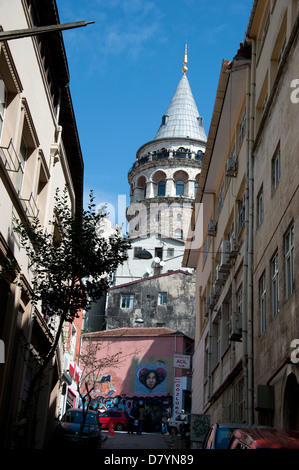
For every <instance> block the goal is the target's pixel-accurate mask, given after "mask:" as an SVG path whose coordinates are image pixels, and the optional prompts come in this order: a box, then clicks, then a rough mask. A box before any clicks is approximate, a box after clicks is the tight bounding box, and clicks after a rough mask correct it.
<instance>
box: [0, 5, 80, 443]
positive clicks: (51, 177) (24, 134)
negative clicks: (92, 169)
mask: <svg viewBox="0 0 299 470" xmlns="http://www.w3.org/2000/svg"><path fill="white" fill-rule="evenodd" d="M0 18H1V28H2V30H3V31H12V30H20V29H28V28H32V27H34V26H41V25H43V26H45V25H55V24H59V16H58V11H57V6H56V2H55V1H50V0H45V1H43V2H42V6H41V4H40V2H38V1H35V0H12V1H11V2H1V5H0ZM68 84H69V71H68V66H67V60H66V54H65V50H64V44H63V39H62V34H61V32H55V33H51V34H50V35H49V34H40V35H39V36H31V37H26V38H25V37H22V38H20V39H15V40H9V39H8V40H4V41H2V42H1V43H0V95H1V105H0V213H1V217H0V264H1V273H2V274H3V266H4V265H6V264H7V261H8V260H11V261H12V263H13V264H14V267H15V268H16V270H15V271H13V272H12V273H11V274H12V276H11V278H9V277H8V276H7V275H5V276H3V275H2V276H1V286H0V291H1V292H0V305H1V315H0V338H1V344H2V345H3V349H4V354H3V356H4V357H3V361H1V364H0V377H1V378H0V429H1V432H0V434H1V438H2V442H1V446H2V447H3V448H11V447H15V448H16V447H18V445H19V442H20V439H22V437H23V436H22V429H21V428H20V427H18V428H16V419H17V417H18V413H19V411H20V410H21V409H22V406H23V404H24V402H25V400H26V393H27V390H28V385H29V383H30V380H31V377H32V370H33V369H34V365H35V361H36V358H38V356H39V355H40V356H43V355H44V354H45V353H46V352H47V351H48V350H49V348H50V346H51V344H52V342H53V329H52V328H53V327H54V328H55V325H52V324H51V322H50V321H49V318H47V317H46V315H45V314H44V313H43V312H42V311H41V310H40V309H39V308H38V307H37V306H34V307H33V306H32V305H31V302H30V292H31V291H32V289H34V286H33V285H32V283H31V272H30V268H29V267H28V260H27V258H26V254H25V252H24V250H22V248H21V246H20V240H19V238H18V236H17V235H16V233H15V232H14V231H13V224H14V219H15V218H16V219H19V220H21V221H23V222H24V223H28V224H30V221H31V220H32V218H33V217H36V216H38V217H39V219H40V221H41V223H42V224H45V226H46V225H47V222H48V221H49V220H50V219H52V217H53V209H54V202H55V200H54V196H55V191H56V188H60V189H63V188H64V187H65V185H66V183H67V184H68V196H69V204H70V205H71V207H72V208H73V210H74V211H75V210H77V209H80V208H81V207H82V192H83V191H82V189H83V159H82V154H81V149H80V143H79V138H78V133H77V127H76V121H75V116H74V110H73V106H72V100H71V96H70V90H69V85H68ZM15 280H17V281H18V283H15V282H13V281H15ZM63 352H64V351H63V349H62V348H58V349H57V355H56V357H55V360H54V361H53V363H52V364H50V367H49V369H48V371H47V380H46V382H45V384H44V386H43V387H42V388H41V391H40V393H39V396H38V398H37V400H36V408H35V423H36V428H35V434H34V436H32V437H33V439H34V442H35V443H34V446H35V447H36V448H40V447H42V446H43V443H44V440H45V436H46V433H47V428H48V424H49V423H50V422H52V418H53V422H54V415H55V407H56V403H57V399H58V396H59V394H60V391H61V388H60V387H61V385H62V381H63V378H62V376H63V361H64V358H63Z"/></svg>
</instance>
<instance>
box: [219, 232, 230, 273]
mask: <svg viewBox="0 0 299 470" xmlns="http://www.w3.org/2000/svg"><path fill="white" fill-rule="evenodd" d="M229 270H230V241H229V240H223V242H222V243H221V246H220V262H219V271H220V272H221V273H228V272H229Z"/></svg>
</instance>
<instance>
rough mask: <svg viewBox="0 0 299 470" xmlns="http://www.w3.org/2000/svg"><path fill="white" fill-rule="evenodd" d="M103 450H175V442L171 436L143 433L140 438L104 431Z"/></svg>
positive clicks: (123, 433) (122, 432)
mask: <svg viewBox="0 0 299 470" xmlns="http://www.w3.org/2000/svg"><path fill="white" fill-rule="evenodd" d="M102 436H103V443H102V449H104V450H106V449H107V450H110V449H134V450H135V449H155V450H158V449H164V450H169V449H175V448H176V445H175V441H174V439H173V437H172V436H171V435H170V434H169V435H163V434H161V433H143V434H141V435H140V436H137V435H136V434H133V435H132V434H128V433H127V432H125V431H120V432H117V431H116V432H115V434H114V435H110V434H109V433H108V431H102Z"/></svg>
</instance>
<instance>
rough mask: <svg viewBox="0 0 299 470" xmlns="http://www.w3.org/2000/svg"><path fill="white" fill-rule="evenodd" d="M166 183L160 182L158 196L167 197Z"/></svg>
mask: <svg viewBox="0 0 299 470" xmlns="http://www.w3.org/2000/svg"><path fill="white" fill-rule="evenodd" d="M165 189H166V183H165V181H159V183H158V196H165Z"/></svg>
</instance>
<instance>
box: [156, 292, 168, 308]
mask: <svg viewBox="0 0 299 470" xmlns="http://www.w3.org/2000/svg"><path fill="white" fill-rule="evenodd" d="M166 304H167V292H159V295H158V305H166Z"/></svg>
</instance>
